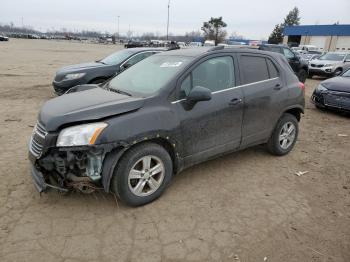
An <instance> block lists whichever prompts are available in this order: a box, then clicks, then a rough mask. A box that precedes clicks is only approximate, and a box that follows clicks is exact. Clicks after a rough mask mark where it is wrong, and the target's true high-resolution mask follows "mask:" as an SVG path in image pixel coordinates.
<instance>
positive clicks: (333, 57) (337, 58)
mask: <svg viewBox="0 0 350 262" xmlns="http://www.w3.org/2000/svg"><path fill="white" fill-rule="evenodd" d="M344 57H345V54H339V53H327V54H324V55H323V56H320V57H319V58H318V59H319V60H329V61H343V59H344Z"/></svg>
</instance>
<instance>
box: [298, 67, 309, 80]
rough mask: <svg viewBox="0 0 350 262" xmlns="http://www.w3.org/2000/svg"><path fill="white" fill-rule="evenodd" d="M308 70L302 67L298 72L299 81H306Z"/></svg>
mask: <svg viewBox="0 0 350 262" xmlns="http://www.w3.org/2000/svg"><path fill="white" fill-rule="evenodd" d="M307 76H308V75H307V72H306V70H305V69H300V70H299V72H298V78H299V81H300V82H302V83H305V81H306V78H307Z"/></svg>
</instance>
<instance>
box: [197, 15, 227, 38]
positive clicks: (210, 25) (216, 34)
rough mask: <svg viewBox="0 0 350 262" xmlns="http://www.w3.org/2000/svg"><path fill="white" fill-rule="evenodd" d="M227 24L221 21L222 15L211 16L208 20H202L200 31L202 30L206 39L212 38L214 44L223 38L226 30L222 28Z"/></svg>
mask: <svg viewBox="0 0 350 262" xmlns="http://www.w3.org/2000/svg"><path fill="white" fill-rule="evenodd" d="M226 26H227V24H226V23H225V22H224V21H222V16H220V17H218V18H215V17H211V18H210V20H209V21H208V22H204V23H203V26H202V28H201V29H202V31H203V32H204V37H205V39H207V40H214V41H215V45H217V44H218V43H220V42H222V41H223V40H224V39H225V36H226V34H227V33H226V31H225V30H223V28H224V27H226Z"/></svg>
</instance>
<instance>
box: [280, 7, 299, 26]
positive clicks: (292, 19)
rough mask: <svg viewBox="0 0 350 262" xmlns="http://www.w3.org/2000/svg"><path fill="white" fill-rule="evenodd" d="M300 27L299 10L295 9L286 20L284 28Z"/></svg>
mask: <svg viewBox="0 0 350 262" xmlns="http://www.w3.org/2000/svg"><path fill="white" fill-rule="evenodd" d="M293 25H300V17H299V9H298V7H294V8H293V9H292V10H291V11H289V13H288V15H287V16H286V18H284V22H283V26H293Z"/></svg>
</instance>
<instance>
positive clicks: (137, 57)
mask: <svg viewBox="0 0 350 262" xmlns="http://www.w3.org/2000/svg"><path fill="white" fill-rule="evenodd" d="M153 54H154V53H153V52H146V53H141V54H137V55H135V56H133V57H132V58H130V59H129V60H128V62H126V63H127V64H128V65H129V66H133V65H134V64H136V63H138V62H140V61H141V60H143V59H145V58H147V57H149V56H151V55H153Z"/></svg>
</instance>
